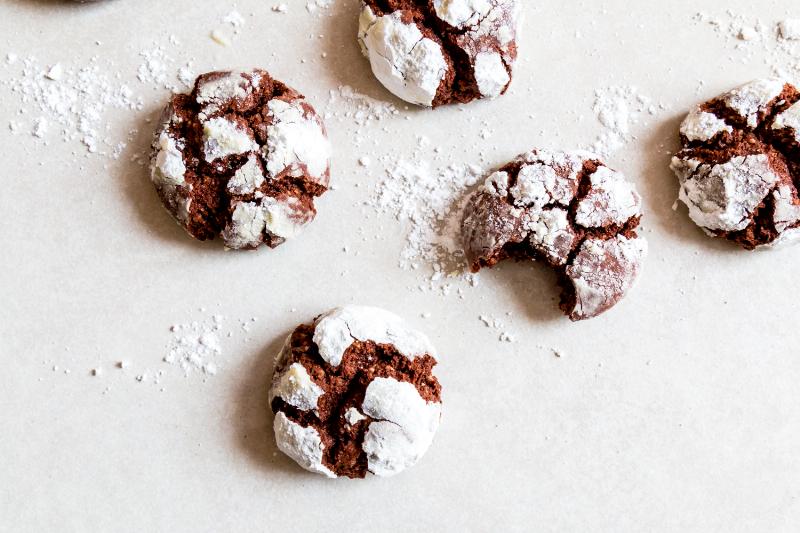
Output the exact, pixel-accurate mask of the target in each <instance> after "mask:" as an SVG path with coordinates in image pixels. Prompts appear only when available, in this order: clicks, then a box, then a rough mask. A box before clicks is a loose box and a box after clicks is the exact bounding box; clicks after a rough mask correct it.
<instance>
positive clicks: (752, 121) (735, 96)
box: [722, 78, 786, 128]
mask: <svg viewBox="0 0 800 533" xmlns="http://www.w3.org/2000/svg"><path fill="white" fill-rule="evenodd" d="M785 85H786V82H785V81H784V80H781V79H777V78H769V79H759V80H755V81H752V82H750V83H748V84H746V85H742V86H741V87H738V88H736V89H734V90H732V91H730V92H729V93H728V94H726V95H724V96H723V97H722V101H723V102H725V105H727V106H728V107H729V108H731V109H732V110H734V111H736V112H737V113H739V115H741V116H742V118H744V119H746V120H747V125H748V126H750V127H751V128H756V127H757V126H758V121H759V118H760V117H759V115H760V114H761V113H762V112H763V111H765V109H766V107H767V106H768V105H769V104H770V102H772V101H773V100H775V98H777V97H778V96H780V94H781V93H782V92H783V88H784V86H785Z"/></svg>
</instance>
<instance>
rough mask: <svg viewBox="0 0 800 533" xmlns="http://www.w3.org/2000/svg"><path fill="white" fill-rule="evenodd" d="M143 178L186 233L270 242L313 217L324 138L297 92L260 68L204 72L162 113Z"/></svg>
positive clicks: (253, 244)
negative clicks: (147, 177) (149, 181)
mask: <svg viewBox="0 0 800 533" xmlns="http://www.w3.org/2000/svg"><path fill="white" fill-rule="evenodd" d="M151 179H152V181H153V183H154V184H155V186H156V189H157V191H158V193H159V196H160V197H161V199H162V201H163V203H164V205H165V206H166V208H167V209H168V210H169V211H170V213H171V214H172V215H173V216H174V217H175V219H176V220H177V221H178V223H179V224H181V225H182V226H183V227H184V228H185V229H186V230H187V232H188V233H189V234H190V235H192V236H193V237H195V238H197V239H199V240H208V239H213V238H215V237H217V236H221V237H222V239H223V241H224V243H225V245H226V247H228V248H233V249H252V248H257V247H258V246H260V245H262V244H266V245H268V246H270V247H275V246H278V245H279V244H282V243H283V242H284V241H285V240H286V239H289V238H292V237H295V236H296V235H297V234H299V233H300V231H301V230H302V229H303V228H304V227H305V226H306V225H307V224H308V223H309V222H311V221H312V220H313V219H314V217H315V215H316V208H315V205H314V200H315V198H316V197H319V196H321V195H322V194H323V193H324V192H325V191H326V190H327V187H328V182H329V180H330V144H329V142H328V139H327V134H326V132H325V127H324V125H323V124H322V121H321V120H320V118H319V117H318V116H317V114H316V113H315V112H314V109H313V108H312V107H311V106H310V105H309V104H308V103H307V102H306V101H305V99H304V97H303V96H302V95H301V94H299V93H298V92H296V91H295V90H293V89H291V88H289V87H288V86H286V85H284V84H283V83H281V82H279V81H277V80H275V79H273V78H271V77H270V76H269V74H268V73H267V72H265V71H263V70H253V71H249V72H212V73H209V74H204V75H202V76H200V77H199V78H198V79H197V81H196V82H195V86H194V89H193V91H192V92H191V93H190V94H178V95H175V96H173V97H172V99H171V100H170V102H169V104H168V105H167V107H166V109H165V110H164V112H163V114H162V118H161V121H160V125H159V128H158V131H157V132H156V136H155V141H154V143H153V151H152V158H151Z"/></svg>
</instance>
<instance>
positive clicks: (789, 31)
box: [778, 19, 800, 41]
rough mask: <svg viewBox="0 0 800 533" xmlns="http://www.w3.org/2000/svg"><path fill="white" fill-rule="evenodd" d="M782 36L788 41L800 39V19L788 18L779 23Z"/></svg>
mask: <svg viewBox="0 0 800 533" xmlns="http://www.w3.org/2000/svg"><path fill="white" fill-rule="evenodd" d="M778 31H779V32H780V36H781V37H782V38H783V39H786V40H787V41H797V40H800V19H786V20H782V21H780V22H779V23H778Z"/></svg>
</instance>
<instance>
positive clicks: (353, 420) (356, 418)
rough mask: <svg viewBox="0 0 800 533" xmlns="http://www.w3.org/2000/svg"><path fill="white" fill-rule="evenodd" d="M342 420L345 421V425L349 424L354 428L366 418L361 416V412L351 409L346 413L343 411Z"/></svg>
mask: <svg viewBox="0 0 800 533" xmlns="http://www.w3.org/2000/svg"><path fill="white" fill-rule="evenodd" d="M344 419H345V420H347V423H348V424H350V425H351V426H355V425H356V424H358V423H359V422H361V421H362V420H366V419H367V417H366V416H364V415H363V414H361V411H359V410H358V409H356V408H355V407H351V408H349V409H348V410H347V411H345V413H344Z"/></svg>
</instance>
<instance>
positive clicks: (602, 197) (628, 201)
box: [575, 166, 642, 228]
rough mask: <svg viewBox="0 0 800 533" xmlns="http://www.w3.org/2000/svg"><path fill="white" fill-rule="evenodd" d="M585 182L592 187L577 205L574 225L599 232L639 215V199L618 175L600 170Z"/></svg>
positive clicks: (629, 185) (605, 168)
mask: <svg viewBox="0 0 800 533" xmlns="http://www.w3.org/2000/svg"><path fill="white" fill-rule="evenodd" d="M589 180H590V181H591V184H592V186H591V189H590V190H589V193H588V194H587V195H586V196H585V197H584V198H583V199H582V200H581V201H580V203H579V204H578V210H577V211H576V213H575V222H577V223H578V224H580V225H581V226H583V227H585V228H601V227H606V226H610V225H613V224H617V225H622V224H625V222H627V221H628V220H629V219H631V218H633V217H635V216H639V215H641V204H642V200H641V197H640V196H639V194H638V193H637V192H636V190H635V189H634V187H633V184H632V183H631V182H629V181H627V180H626V179H625V178H624V176H623V175H622V174H620V173H619V172H616V171H614V170H611V169H610V168H608V167H603V166H601V167H599V168H598V169H597V170H596V171H595V172H594V173H593V174H592V175H591V176H590V177H589Z"/></svg>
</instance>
